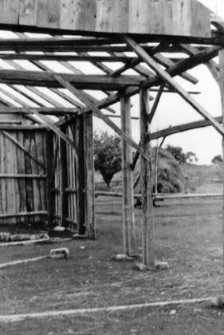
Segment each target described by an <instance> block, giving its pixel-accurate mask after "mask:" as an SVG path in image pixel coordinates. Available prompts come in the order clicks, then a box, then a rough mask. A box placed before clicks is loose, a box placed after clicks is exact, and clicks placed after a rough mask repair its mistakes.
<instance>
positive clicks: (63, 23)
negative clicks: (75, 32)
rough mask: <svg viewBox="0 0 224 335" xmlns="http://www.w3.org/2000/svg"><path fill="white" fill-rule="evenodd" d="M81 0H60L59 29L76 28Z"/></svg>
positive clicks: (78, 22) (80, 9)
mask: <svg viewBox="0 0 224 335" xmlns="http://www.w3.org/2000/svg"><path fill="white" fill-rule="evenodd" d="M81 12H82V0H62V1H61V13H60V28H61V29H78V27H79V25H80V24H81V17H80V16H81V15H80V14H81Z"/></svg>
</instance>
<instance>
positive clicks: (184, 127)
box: [150, 116, 222, 140]
mask: <svg viewBox="0 0 224 335" xmlns="http://www.w3.org/2000/svg"><path fill="white" fill-rule="evenodd" d="M214 119H215V120H216V121H217V122H219V123H222V116H218V117H215V118H214ZM209 126H212V123H211V121H209V120H200V121H195V122H189V123H185V124H180V125H177V126H174V127H169V128H167V129H162V130H159V131H156V132H154V133H151V134H150V140H156V139H158V138H161V137H167V136H171V135H175V134H178V133H181V132H184V131H188V130H193V129H199V128H204V127H209Z"/></svg>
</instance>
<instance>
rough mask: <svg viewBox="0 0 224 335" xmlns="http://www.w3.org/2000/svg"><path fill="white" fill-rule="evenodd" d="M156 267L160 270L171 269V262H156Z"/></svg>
mask: <svg viewBox="0 0 224 335" xmlns="http://www.w3.org/2000/svg"><path fill="white" fill-rule="evenodd" d="M155 267H156V268H157V269H158V270H167V269H169V264H168V263H167V262H155Z"/></svg>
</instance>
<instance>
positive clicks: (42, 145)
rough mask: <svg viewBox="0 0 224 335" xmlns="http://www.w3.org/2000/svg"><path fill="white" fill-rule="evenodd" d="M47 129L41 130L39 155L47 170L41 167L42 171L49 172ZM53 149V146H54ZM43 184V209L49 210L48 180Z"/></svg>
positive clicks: (41, 193)
mask: <svg viewBox="0 0 224 335" xmlns="http://www.w3.org/2000/svg"><path fill="white" fill-rule="evenodd" d="M46 135H47V130H45V131H41V132H40V141H39V142H38V143H39V145H38V146H37V155H38V157H41V160H42V162H43V164H44V166H45V170H43V169H41V173H45V174H46V172H47V163H46V161H47V152H46V144H47V143H46V142H47V136H46ZM52 150H53V147H52ZM41 183H42V184H41V185H42V186H41V189H40V196H41V210H47V185H46V184H47V180H46V179H45V180H43V181H42V182H41Z"/></svg>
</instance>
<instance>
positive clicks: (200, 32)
mask: <svg viewBox="0 0 224 335" xmlns="http://www.w3.org/2000/svg"><path fill="white" fill-rule="evenodd" d="M191 5H192V26H191V35H192V36H204V37H211V28H210V13H209V10H208V8H206V7H205V6H204V5H203V4H202V3H200V2H199V1H192V4H191Z"/></svg>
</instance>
